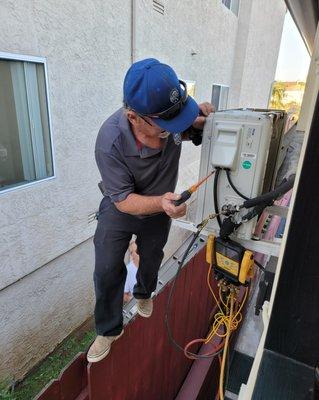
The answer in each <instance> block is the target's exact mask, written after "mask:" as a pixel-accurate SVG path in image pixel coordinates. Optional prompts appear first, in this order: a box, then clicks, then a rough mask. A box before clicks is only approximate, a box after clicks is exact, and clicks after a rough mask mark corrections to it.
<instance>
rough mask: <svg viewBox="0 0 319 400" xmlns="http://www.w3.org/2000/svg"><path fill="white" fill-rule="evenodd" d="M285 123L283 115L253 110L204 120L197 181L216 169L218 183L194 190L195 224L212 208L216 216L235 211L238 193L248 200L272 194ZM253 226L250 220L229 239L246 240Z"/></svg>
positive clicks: (212, 227)
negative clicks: (225, 210) (224, 210)
mask: <svg viewBox="0 0 319 400" xmlns="http://www.w3.org/2000/svg"><path fill="white" fill-rule="evenodd" d="M286 120H287V114H286V113H285V112H284V111H278V110H259V109H238V110H227V111H221V112H216V113H215V114H212V115H210V116H209V117H208V118H207V122H206V124H205V128H204V133H203V143H202V152H201V164H200V178H202V177H204V176H205V175H207V174H208V173H209V172H210V171H211V170H212V169H215V168H221V169H220V172H219V174H218V175H219V176H218V178H216V173H215V176H214V175H213V176H212V177H211V178H209V179H208V180H207V181H206V183H205V185H203V186H202V187H201V189H200V190H199V193H198V210H197V218H196V219H197V223H199V222H200V221H202V220H203V219H204V218H206V217H207V216H208V215H209V214H211V213H215V212H216V208H218V209H219V211H220V210H221V209H222V208H223V206H238V205H241V204H242V203H243V201H244V199H243V197H241V196H240V195H239V194H238V192H239V193H240V194H241V195H244V196H245V197H247V198H253V197H256V196H258V195H260V194H263V193H266V192H269V191H270V190H272V189H273V186H274V182H275V178H276V174H277V171H278V169H279V167H280V165H281V163H282V161H283V159H284V156H285V152H286V149H285V148H284V146H283V144H282V143H283V141H282V139H283V134H284V132H285V126H286ZM227 173H228V174H229V177H230V181H231V183H232V186H233V187H232V186H231V184H230V182H229V179H228V178H227ZM216 179H218V181H216ZM214 180H215V181H214ZM216 184H217V185H216ZM234 188H235V189H234ZM214 189H216V190H214ZM235 190H237V193H236V191H235ZM214 191H215V198H214ZM255 224H256V218H254V219H252V220H251V221H249V222H247V223H245V224H243V225H242V226H241V227H240V228H239V229H238V230H237V231H236V233H235V235H236V236H237V237H238V238H240V239H248V240H249V239H251V237H252V234H253V232H254V228H255ZM207 229H208V230H209V231H212V232H214V233H218V232H219V226H218V221H217V220H216V219H214V220H212V221H210V223H209V224H208V225H207Z"/></svg>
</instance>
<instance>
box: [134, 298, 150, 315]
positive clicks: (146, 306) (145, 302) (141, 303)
mask: <svg viewBox="0 0 319 400" xmlns="http://www.w3.org/2000/svg"><path fill="white" fill-rule="evenodd" d="M136 304H137V312H138V314H140V316H141V317H144V318H149V317H150V316H151V315H152V312H153V300H152V299H136Z"/></svg>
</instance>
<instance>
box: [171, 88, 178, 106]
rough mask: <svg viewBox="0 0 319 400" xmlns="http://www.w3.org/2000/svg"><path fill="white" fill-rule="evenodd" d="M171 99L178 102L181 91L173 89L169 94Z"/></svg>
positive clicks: (172, 101)
mask: <svg viewBox="0 0 319 400" xmlns="http://www.w3.org/2000/svg"><path fill="white" fill-rule="evenodd" d="M169 99H170V102H171V103H174V104H175V103H177V102H178V100H179V91H178V90H177V89H176V88H174V89H172V90H171V93H170V94H169Z"/></svg>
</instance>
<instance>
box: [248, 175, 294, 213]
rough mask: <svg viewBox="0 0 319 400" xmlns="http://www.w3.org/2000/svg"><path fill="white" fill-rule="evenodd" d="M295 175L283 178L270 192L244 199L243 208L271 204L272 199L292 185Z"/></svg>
mask: <svg viewBox="0 0 319 400" xmlns="http://www.w3.org/2000/svg"><path fill="white" fill-rule="evenodd" d="M295 176H296V175H290V176H289V178H288V179H285V180H284V181H283V182H282V183H281V184H280V185H279V186H278V187H277V188H276V189H274V190H272V191H271V192H268V193H265V194H262V195H260V196H257V197H255V198H253V199H249V200H246V201H244V203H243V205H242V207H243V208H251V207H255V206H258V205H260V204H264V205H271V204H272V203H273V201H275V200H276V199H278V197H280V196H282V195H284V194H285V193H287V192H288V191H289V190H290V189H291V188H292V187H293V185H294V182H295Z"/></svg>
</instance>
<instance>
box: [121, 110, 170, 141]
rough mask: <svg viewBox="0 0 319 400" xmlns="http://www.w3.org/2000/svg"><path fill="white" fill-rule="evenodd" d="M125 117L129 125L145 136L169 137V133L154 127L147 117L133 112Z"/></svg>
mask: <svg viewBox="0 0 319 400" xmlns="http://www.w3.org/2000/svg"><path fill="white" fill-rule="evenodd" d="M127 117H128V119H129V121H130V123H131V124H132V125H134V126H135V128H136V129H137V130H138V131H139V132H141V133H143V134H144V135H146V136H149V137H159V138H165V137H167V136H168V135H169V132H167V131H166V130H165V129H163V128H161V127H159V126H158V125H156V124H155V123H154V122H153V120H152V119H151V118H149V117H144V116H141V115H139V114H137V113H136V112H134V111H128V112H127Z"/></svg>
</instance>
